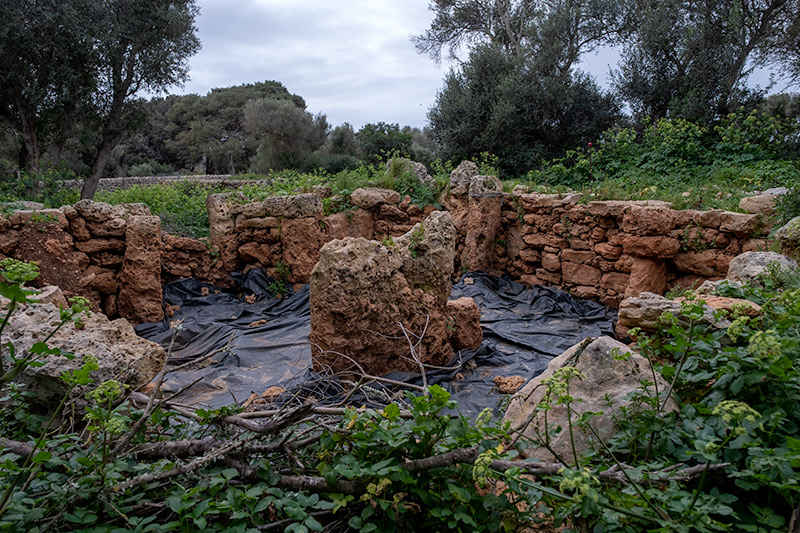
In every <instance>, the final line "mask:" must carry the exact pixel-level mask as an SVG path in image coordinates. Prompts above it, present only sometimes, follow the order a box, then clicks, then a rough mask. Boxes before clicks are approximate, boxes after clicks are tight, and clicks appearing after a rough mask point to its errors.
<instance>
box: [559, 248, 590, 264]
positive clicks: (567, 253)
mask: <svg viewBox="0 0 800 533" xmlns="http://www.w3.org/2000/svg"><path fill="white" fill-rule="evenodd" d="M596 257H597V255H596V254H595V253H594V252H587V251H578V250H562V251H561V260H562V261H571V262H573V263H585V264H589V263H591V262H592V261H593V260H594V259H595V258H596Z"/></svg>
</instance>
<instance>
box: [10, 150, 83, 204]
mask: <svg viewBox="0 0 800 533" xmlns="http://www.w3.org/2000/svg"><path fill="white" fill-rule="evenodd" d="M73 179H75V174H73V173H72V172H71V171H69V170H58V169H47V170H42V171H40V172H26V171H19V170H17V169H16V168H15V167H13V166H12V165H10V164H8V162H6V161H4V160H0V202H18V201H21V200H28V201H32V202H39V203H42V204H44V206H45V207H48V208H58V207H61V206H62V205H71V204H74V203H75V202H77V201H78V200H79V199H80V191H78V189H77V188H66V187H64V183H63V182H64V181H65V180H73Z"/></svg>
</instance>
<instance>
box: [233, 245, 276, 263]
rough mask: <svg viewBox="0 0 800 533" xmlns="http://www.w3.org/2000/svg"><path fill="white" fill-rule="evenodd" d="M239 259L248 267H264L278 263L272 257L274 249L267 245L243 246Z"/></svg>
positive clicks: (240, 249)
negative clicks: (255, 265)
mask: <svg viewBox="0 0 800 533" xmlns="http://www.w3.org/2000/svg"><path fill="white" fill-rule="evenodd" d="M239 257H241V258H242V261H244V262H245V263H247V264H248V265H254V264H259V265H261V266H262V267H265V266H269V265H272V264H273V263H275V262H276V261H275V259H274V257H273V255H272V248H271V247H270V245H269V244H266V243H257V242H248V243H245V244H243V245H241V246H240V247H239Z"/></svg>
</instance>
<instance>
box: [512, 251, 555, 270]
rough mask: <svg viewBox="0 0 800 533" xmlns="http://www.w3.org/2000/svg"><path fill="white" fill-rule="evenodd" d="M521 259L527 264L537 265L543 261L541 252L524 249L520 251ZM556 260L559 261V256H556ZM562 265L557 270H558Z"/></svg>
mask: <svg viewBox="0 0 800 533" xmlns="http://www.w3.org/2000/svg"><path fill="white" fill-rule="evenodd" d="M519 258H520V259H522V260H523V261H525V262H527V263H537V262H539V261H541V260H542V253H541V252H540V251H539V250H534V249H532V248H522V249H521V250H520V251H519ZM556 260H558V256H556ZM559 268H560V265H559V267H558V268H556V269H555V270H558V269H559Z"/></svg>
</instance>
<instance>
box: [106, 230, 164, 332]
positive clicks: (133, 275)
mask: <svg viewBox="0 0 800 533" xmlns="http://www.w3.org/2000/svg"><path fill="white" fill-rule="evenodd" d="M125 242H126V248H125V257H124V259H123V261H122V270H121V271H120V273H119V283H120V291H119V300H118V303H117V306H118V311H119V314H120V315H121V316H123V317H124V318H127V319H128V320H130V321H132V322H135V323H141V322H157V321H159V320H163V318H164V311H163V309H162V307H161V301H162V298H163V293H162V289H161V248H162V243H161V219H160V218H158V217H156V216H133V217H130V219H129V220H128V228H127V230H126V232H125Z"/></svg>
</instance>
